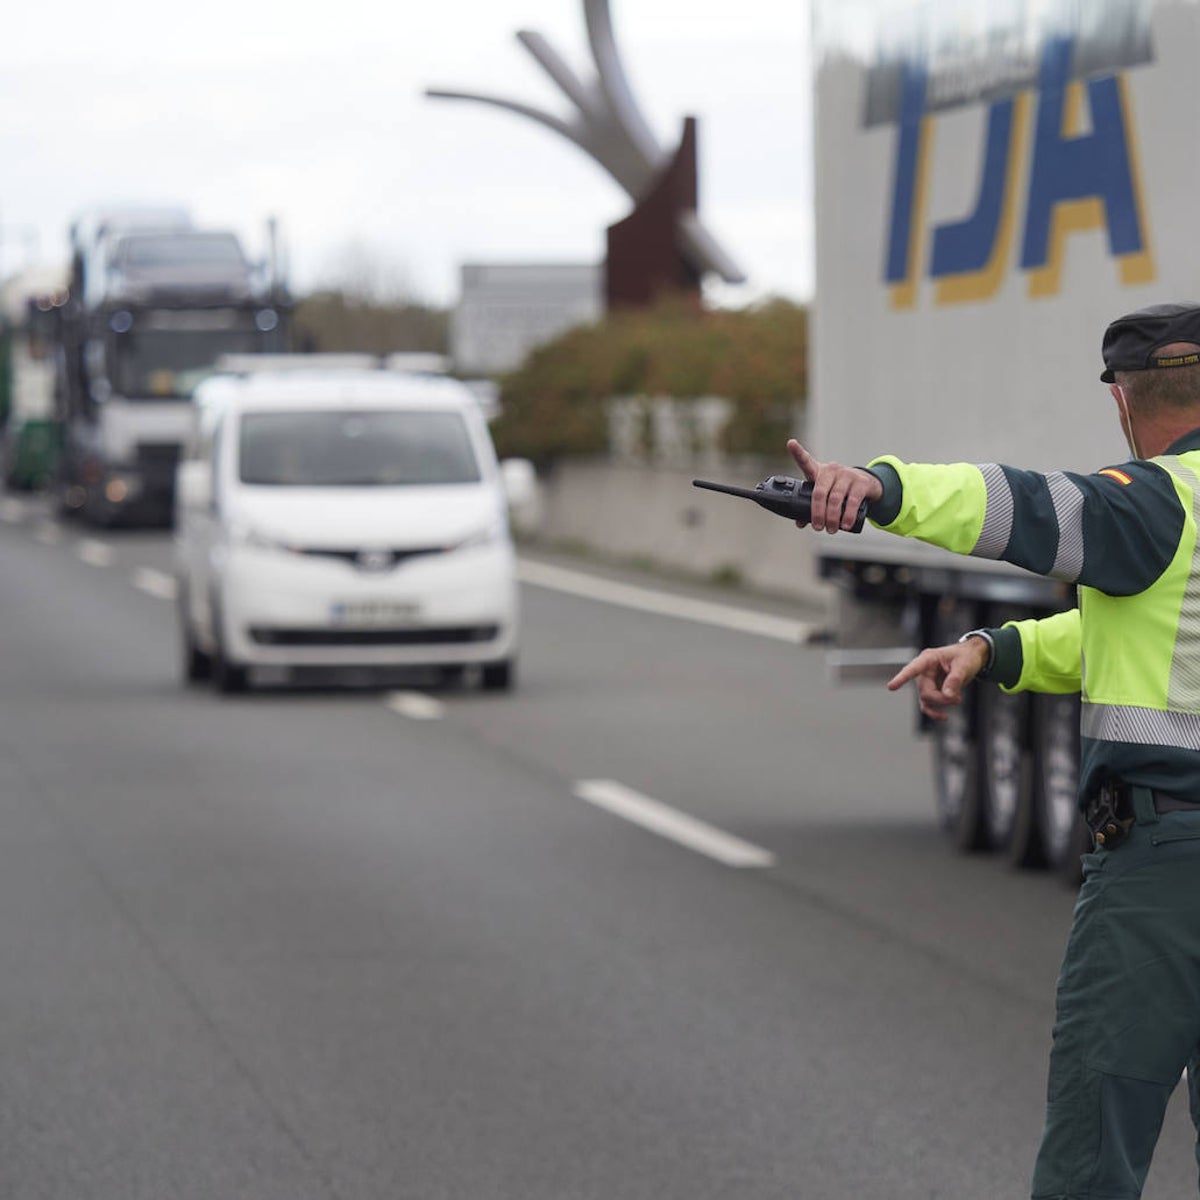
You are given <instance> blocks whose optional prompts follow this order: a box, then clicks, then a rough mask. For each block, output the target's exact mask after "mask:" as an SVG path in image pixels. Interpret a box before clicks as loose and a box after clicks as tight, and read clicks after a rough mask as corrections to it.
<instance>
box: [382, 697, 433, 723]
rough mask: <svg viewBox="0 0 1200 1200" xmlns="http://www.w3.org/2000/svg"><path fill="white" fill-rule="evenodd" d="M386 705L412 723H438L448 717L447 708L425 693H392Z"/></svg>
mask: <svg viewBox="0 0 1200 1200" xmlns="http://www.w3.org/2000/svg"><path fill="white" fill-rule="evenodd" d="M384 703H385V704H387V706H388V708H390V709H391V710H392V712H394V713H399V714H400V716H402V717H408V718H409V720H412V721H436V720H438V719H439V718H440V717H444V716H445V715H446V706H445V705H444V704H443V703H442V702H441V701H440V700H435V699H434V698H433V697H432V696H427V695H425V693H424V692H392V693H391V694H390V695H389V696H388V698H387V699H386V701H384Z"/></svg>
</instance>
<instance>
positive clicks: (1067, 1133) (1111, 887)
mask: <svg viewBox="0 0 1200 1200" xmlns="http://www.w3.org/2000/svg"><path fill="white" fill-rule="evenodd" d="M1134 804H1135V808H1136V811H1137V821H1136V823H1135V824H1134V825H1133V827H1132V828H1131V830H1130V834H1129V837H1128V839H1127V840H1126V841H1124V842H1123V843H1122V844H1121V845H1119V846H1117V847H1116V848H1115V849H1113V850H1106V849H1099V850H1097V851H1096V852H1094V853H1092V854H1088V855H1085V856H1084V880H1083V885H1082V887H1081V888H1080V891H1079V900H1078V902H1077V904H1076V906H1075V916H1074V920H1073V923H1072V926H1071V935H1070V938H1069V939H1068V942H1067V949H1066V955H1065V957H1064V959H1063V965H1062V972H1061V974H1060V975H1059V980H1058V1011H1057V1018H1056V1020H1055V1024H1054V1045H1053V1049H1052V1050H1051V1053H1050V1080H1049V1087H1048V1093H1047V1105H1046V1129H1045V1133H1044V1135H1043V1139H1042V1146H1041V1149H1040V1151H1039V1153H1038V1159H1037V1165H1036V1167H1035V1169H1034V1176H1033V1196H1034V1200H1101V1198H1103V1200H1136V1198H1137V1197H1139V1196H1141V1194H1142V1186H1143V1184H1144V1183H1145V1180H1146V1172H1147V1171H1148V1170H1149V1168H1150V1158H1151V1155H1152V1154H1153V1152H1154V1145H1155V1143H1156V1142H1157V1140H1158V1135H1159V1131H1160V1130H1161V1128H1162V1121H1163V1114H1164V1112H1165V1110H1166V1106H1167V1101H1168V1099H1169V1098H1170V1095H1171V1093H1172V1092H1173V1091H1174V1089H1175V1087H1176V1085H1177V1084H1178V1083H1179V1079H1180V1076H1181V1075H1182V1073H1183V1070H1184V1068H1185V1067H1189V1066H1190V1069H1189V1071H1188V1086H1189V1089H1190V1093H1191V1109H1192V1119H1193V1121H1194V1122H1196V1126H1197V1130H1198V1131H1200V1053H1198V1052H1200V811H1197V812H1190V811H1188V812H1168V813H1163V814H1162V815H1159V814H1157V813H1155V812H1154V808H1153V801H1152V797H1151V796H1150V793H1149V792H1147V791H1145V790H1144V789H1141V788H1135V789H1134ZM1197 1157H1198V1160H1200V1145H1198V1147H1197Z"/></svg>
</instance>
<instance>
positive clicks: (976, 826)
mask: <svg viewBox="0 0 1200 1200" xmlns="http://www.w3.org/2000/svg"><path fill="white" fill-rule="evenodd" d="M975 703H976V697H975V694H974V692H973V690H969V691H968V692H967V694H966V695H965V696H964V697H963V702H962V704H960V705H958V706H957V707H956V708H952V709H951V710H950V713H949V716H948V717H947V718H946V720H945V721H939V722H938V724H937V725H936V726H935V728H934V731H933V773H934V783H935V787H936V791H937V811H938V822H939V824H940V825H941V827H942V829H943V830H945V832H946V836H947V837H949V839H950V840H951V842H953V843H954V845H955V846H957V847H958V848H959V849H960V850H965V851H970V852H973V851H977V850H984V849H986V848H987V844H988V842H987V822H986V820H985V814H984V809H983V805H982V803H981V801H982V794H981V791H980V786H979V757H980V756H979V752H978V751H977V749H976V746H975V741H974V738H973V736H972V731H973V729H974V725H975V721H974V712H973V708H974V705H975Z"/></svg>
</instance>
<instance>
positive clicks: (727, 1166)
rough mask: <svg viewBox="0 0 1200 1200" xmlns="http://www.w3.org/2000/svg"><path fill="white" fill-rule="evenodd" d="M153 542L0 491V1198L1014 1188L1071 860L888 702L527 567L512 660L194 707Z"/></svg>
mask: <svg viewBox="0 0 1200 1200" xmlns="http://www.w3.org/2000/svg"><path fill="white" fill-rule="evenodd" d="M170 565H171V554H170V546H169V541H168V539H167V538H166V537H165V536H164V535H161V534H153V533H126V534H119V533H111V534H110V533H106V534H103V535H99V536H98V535H93V534H88V533H86V532H85V531H83V530H80V529H77V528H74V527H67V528H59V527H58V526H55V525H53V524H51V523H49V522H48V521H46V519H45V517H44V516H42V515H41V514H40V511H39V510H38V508H37V506H36V505H33V506H31V505H28V504H24V503H19V502H15V501H12V500H0V1138H2V1140H3V1150H2V1152H0V1197H4V1198H5V1200H27V1198H28V1200H43V1198H54V1200H59V1198H62V1200H80V1198H81V1197H84V1198H87V1200H143V1198H145V1200H234V1198H238V1200H241V1198H244V1200H276V1198H278V1200H310V1198H311V1200H332V1198H338V1200H352V1198H353V1200H359V1198H363V1200H366V1198H370V1200H409V1198H411V1200H442V1198H445V1200H576V1198H578V1200H642V1198H645V1200H708V1198H710V1197H711V1198H713V1200H718V1198H719V1200H777V1198H778V1200H783V1198H787V1200H825V1198H828V1200H845V1198H850V1197H855V1198H858V1197H867V1196H870V1197H888V1198H894V1200H909V1198H912V1200H916V1198H918V1197H919V1198H920V1200H931V1198H935V1197H936V1198H943V1197H944V1198H951V1197H953V1198H954V1200H1000V1198H1004V1197H1020V1196H1023V1195H1026V1194H1027V1191H1028V1177H1029V1171H1030V1167H1031V1162H1032V1155H1033V1153H1034V1150H1035V1147H1036V1143H1037V1139H1038V1135H1039V1132H1040V1126H1041V1120H1042V1099H1043V1093H1044V1086H1045V1063H1046V1056H1047V1052H1048V1047H1049V1036H1050V1024H1051V1019H1052V1007H1053V991H1054V980H1055V975H1056V972H1057V966H1058V959H1059V955H1060V953H1061V948H1062V945H1063V941H1064V938H1065V933H1066V929H1067V925H1068V922H1069V918H1070V910H1071V904H1072V899H1073V898H1072V896H1071V895H1070V893H1069V892H1068V891H1067V889H1066V888H1065V887H1064V886H1063V885H1061V884H1060V883H1059V882H1057V881H1056V880H1055V879H1052V878H1049V877H1046V876H1044V875H1037V874H1023V873H1015V872H1012V871H1010V870H1008V869H1006V868H1005V867H1003V866H1002V865H1001V864H999V863H997V862H994V861H990V860H987V859H979V858H966V857H961V856H957V855H955V854H953V853H952V852H951V851H950V850H949V849H948V848H947V847H946V846H945V845H944V844H943V842H942V839H941V837H940V835H939V834H938V833H937V831H936V830H935V828H934V826H933V821H932V817H931V810H932V804H931V801H930V798H929V789H930V779H929V769H928V761H927V756H928V750H927V747H926V746H925V745H924V744H922V743H921V742H919V741H918V740H916V739H915V738H914V737H913V736H912V705H911V700H910V699H909V698H900V697H893V696H890V695H888V694H887V693H885V692H884V691H883V690H882V689H880V688H865V689H864V688H854V689H844V690H830V689H829V688H827V687H826V685H825V683H824V675H823V666H822V660H821V651H820V649H819V648H816V647H804V646H799V645H796V644H789V643H788V642H787V641H784V640H781V638H782V637H783V636H785V635H786V632H787V630H786V626H779V625H778V624H776V625H774V626H772V625H770V624H769V623H768V624H764V626H763V631H762V632H752V631H747V630H739V629H734V628H728V627H725V626H723V625H721V624H713V623H711V621H712V620H713V619H715V618H716V616H719V614H714V613H713V612H711V611H709V612H707V616H706V617H705V610H702V609H691V610H689V611H690V613H691V618H692V619H683V618H679V617H673V616H669V615H663V614H660V613H655V612H653V611H646V609H647V608H653V607H654V605H653V604H644V605H642V606H641V607H629V606H628V605H629V603H634V602H636V601H637V600H638V598H639V596H641V593H632V592H620V591H616V592H611V593H610V592H608V591H607V590H606V589H607V588H609V587H610V586H611V585H610V582H609V581H604V582H603V583H601V582H597V583H596V584H595V587H594V589H592V590H593V591H594V595H595V596H599V595H601V594H602V593H603V594H604V595H605V596H607V598H606V599H599V598H594V597H593V598H589V596H587V595H579V594H576V593H577V592H578V591H584V592H587V591H589V589H590V588H591V585H590V584H588V583H587V581H586V580H585V581H584V584H583V586H582V587H580V586H578V580H577V579H576V583H575V585H573V586H572V589H571V590H569V591H564V590H562V587H563V586H565V583H566V581H567V580H569V579H571V578H573V577H571V576H565V575H564V576H555V575H553V574H551V575H546V574H545V573H543V574H540V575H538V578H539V579H540V580H541V582H539V583H537V584H533V583H530V584H526V585H525V586H524V588H523V601H524V606H525V622H526V625H525V644H524V647H523V654H522V662H521V681H520V684H519V687H518V690H517V691H516V692H515V693H514V694H513V695H511V696H500V697H497V696H491V695H483V694H481V693H478V692H476V691H473V690H471V689H454V690H447V691H428V690H427V689H424V688H420V687H417V686H415V685H408V684H405V685H403V686H399V687H397V688H392V689H388V690H379V689H367V688H362V687H344V688H331V689H324V690H318V689H312V688H308V689H304V690H292V689H289V688H286V687H268V688H266V689H264V690H263V691H260V692H256V693H254V694H251V695H249V696H246V697H236V698H226V699H221V698H218V697H216V696H215V695H213V694H211V693H209V692H208V691H206V690H204V689H186V688H184V687H182V686H181V684H180V683H179V677H178V666H177V661H176V642H175V626H174V612H173V606H172V605H171V603H170V602H169V595H170V578H169V570H170ZM558 565H559V566H561V564H558ZM538 569H539V568H538V566H537V565H536V564H532V565H531V566H530V567H529V571H530V574H531V575H532V574H533V573H534V572H535V571H537V570H538ZM548 580H550V581H555V585H554V586H547V581H548ZM639 586H640V587H641V588H645V587H646V586H647V585H646V582H645V581H644V580H642V581H640V582H639ZM676 590H678V589H676ZM642 599H645V597H642ZM708 599H710V600H711V599H712V597H709V598H708ZM718 599H720V598H718ZM616 600H619V601H621V602H620V603H616V602H614V601H616ZM721 603H724V604H726V605H728V604H729V603H730V599H729V597H725V598H724V599H723V600H721ZM668 607H677V608H679V609H683V608H684V607H685V606H684V604H683V602H682V599H680V600H679V601H678V602H675V601H672V602H671V604H670V605H668ZM754 607H758V608H768V607H773V606H767V605H756V606H754ZM772 615H774V616H776V617H779V616H784V617H785V618H786V616H787V614H781V613H779V612H778V610H777V609H774V611H773V614H772ZM697 617H705V619H704V620H700V619H694V618H697ZM800 619H802V615H801V618H800ZM630 793H633V795H632V797H631V795H630ZM642 798H646V799H648V800H653V801H657V802H659V803H661V804H662V805H665V806H668V809H667V810H666V813H665V816H664V813H663V810H660V809H653V808H651V807H647V804H646V803H645V802H644V801H643V799H642ZM627 804H631V805H632V806H633V807H632V808H630V809H628V810H623V812H624V815H618V813H616V812H614V811H612V808H613V807H614V806H615V807H621V806H622V805H627ZM647 814H649V815H647ZM681 814H682V815H685V816H689V817H692V818H695V819H698V820H699V821H702V822H704V823H705V825H704V827H703V828H702V829H699V830H697V829H696V828H695V827H694V826H689V825H687V824H683V823H681V821H680V815H681ZM630 816H634V817H638V818H639V819H640V820H643V821H654V820H659V821H660V823H662V828H660V829H659V830H658V831H652V830H651V829H648V828H646V827H645V825H643V824H637V823H634V821H633V820H631V819H629V818H630ZM720 833H723V834H726V835H730V836H731V837H732V838H736V839H738V840H737V841H729V840H727V839H725V840H723V839H722V838H721V837H720V836H718V835H719V834H720ZM739 856H740V857H739ZM730 861H734V862H741V863H744V864H746V865H729V864H730ZM1182 1099H1183V1098H1182V1095H1178V1096H1177V1097H1176V1101H1175V1102H1174V1103H1173V1106H1172V1109H1171V1112H1170V1113H1169V1115H1168V1121H1167V1127H1166V1130H1165V1132H1164V1135H1163V1141H1162V1144H1161V1147H1160V1151H1159V1155H1158V1159H1157V1161H1156V1163H1155V1167H1154V1169H1153V1171H1152V1173H1151V1182H1150V1185H1149V1187H1148V1189H1147V1192H1146V1195H1147V1196H1148V1197H1154V1198H1157V1200H1166V1198H1174V1197H1181V1196H1187V1195H1191V1194H1194V1190H1193V1189H1194V1179H1195V1166H1194V1161H1193V1158H1192V1142H1193V1134H1192V1131H1191V1126H1190V1122H1189V1121H1188V1118H1187V1114H1186V1105H1185V1104H1183V1103H1182Z"/></svg>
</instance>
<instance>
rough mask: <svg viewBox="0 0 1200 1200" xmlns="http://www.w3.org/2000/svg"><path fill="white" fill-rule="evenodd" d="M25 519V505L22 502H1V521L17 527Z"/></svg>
mask: <svg viewBox="0 0 1200 1200" xmlns="http://www.w3.org/2000/svg"><path fill="white" fill-rule="evenodd" d="M24 518H25V505H23V504H22V503H21V502H20V500H11V499H10V500H0V521H4V522H5V523H6V524H8V525H16V524H18V523H19V522H20V521H22V520H24Z"/></svg>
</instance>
